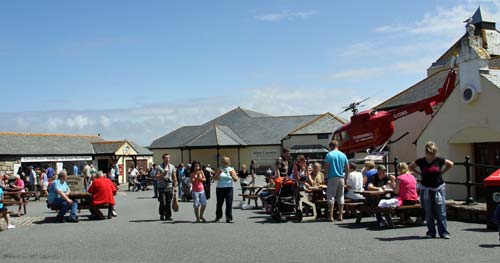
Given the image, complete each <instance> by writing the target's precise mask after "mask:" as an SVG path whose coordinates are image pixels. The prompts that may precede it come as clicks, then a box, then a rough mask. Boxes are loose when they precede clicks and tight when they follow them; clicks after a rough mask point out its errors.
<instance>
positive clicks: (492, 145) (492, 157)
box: [474, 142, 500, 200]
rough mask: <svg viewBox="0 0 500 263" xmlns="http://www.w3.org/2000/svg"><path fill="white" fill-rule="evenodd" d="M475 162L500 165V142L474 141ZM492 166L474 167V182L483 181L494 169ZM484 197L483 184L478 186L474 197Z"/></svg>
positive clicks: (479, 198)
mask: <svg viewBox="0 0 500 263" xmlns="http://www.w3.org/2000/svg"><path fill="white" fill-rule="evenodd" d="M474 154H475V163H477V164H481V165H488V166H494V167H500V142H488V143H476V144H474ZM494 167H477V166H476V167H475V183H483V181H484V179H485V178H486V177H488V176H489V175H490V174H492V173H493V172H494V171H496V170H497V169H498V168H494ZM484 197H485V191H484V186H478V187H477V191H476V199H478V200H483V199H484Z"/></svg>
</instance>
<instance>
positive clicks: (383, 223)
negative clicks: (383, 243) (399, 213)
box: [378, 221, 387, 228]
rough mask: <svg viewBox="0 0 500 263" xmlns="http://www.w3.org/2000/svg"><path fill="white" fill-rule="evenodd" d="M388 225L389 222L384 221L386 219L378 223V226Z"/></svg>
mask: <svg viewBox="0 0 500 263" xmlns="http://www.w3.org/2000/svg"><path fill="white" fill-rule="evenodd" d="M386 226H387V223H386V222H384V221H382V222H380V223H378V227H379V228H384V227H386Z"/></svg>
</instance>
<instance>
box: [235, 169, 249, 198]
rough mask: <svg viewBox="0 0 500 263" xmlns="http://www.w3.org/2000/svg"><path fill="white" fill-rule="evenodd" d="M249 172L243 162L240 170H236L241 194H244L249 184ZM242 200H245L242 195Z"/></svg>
mask: <svg viewBox="0 0 500 263" xmlns="http://www.w3.org/2000/svg"><path fill="white" fill-rule="evenodd" d="M248 175H249V173H248V170H247V165H246V164H243V165H242V166H241V170H239V171H238V177H239V178H240V186H241V194H243V195H245V193H246V192H247V187H248V185H249V179H250V178H249V176H248ZM243 201H245V196H243Z"/></svg>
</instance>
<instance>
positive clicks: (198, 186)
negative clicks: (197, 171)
mask: <svg viewBox="0 0 500 263" xmlns="http://www.w3.org/2000/svg"><path fill="white" fill-rule="evenodd" d="M203 191H205V188H204V187H203V182H202V181H201V180H198V179H196V180H194V183H193V192H198V193H199V192H203Z"/></svg>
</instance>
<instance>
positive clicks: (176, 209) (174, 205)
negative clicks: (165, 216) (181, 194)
mask: <svg viewBox="0 0 500 263" xmlns="http://www.w3.org/2000/svg"><path fill="white" fill-rule="evenodd" d="M172 210H173V211H174V212H176V213H177V212H179V200H177V195H174V200H173V201H172Z"/></svg>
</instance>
